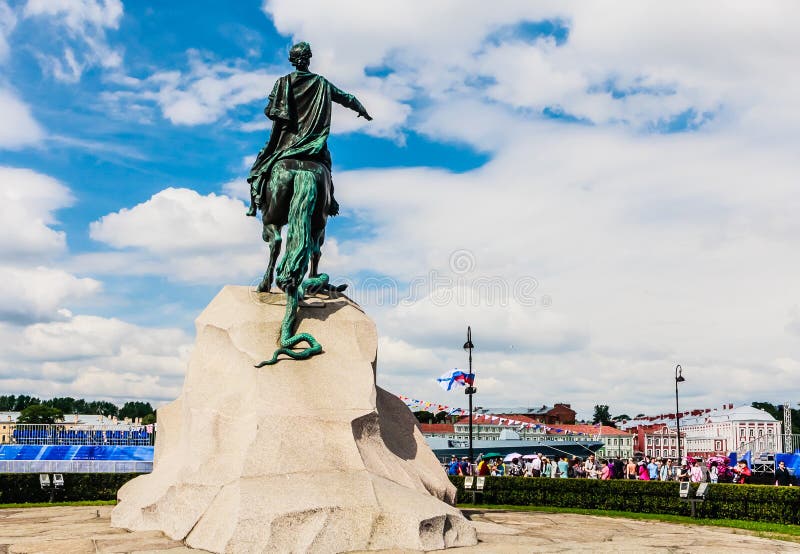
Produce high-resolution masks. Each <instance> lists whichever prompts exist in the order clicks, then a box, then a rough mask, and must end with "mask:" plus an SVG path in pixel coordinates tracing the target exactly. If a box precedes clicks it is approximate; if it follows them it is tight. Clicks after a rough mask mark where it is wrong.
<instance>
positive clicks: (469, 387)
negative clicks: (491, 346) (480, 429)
mask: <svg viewBox="0 0 800 554" xmlns="http://www.w3.org/2000/svg"><path fill="white" fill-rule="evenodd" d="M473 348H474V346H473V344H472V328H471V327H470V326H469V325H468V326H467V342H465V343H464V350H466V351H467V352H469V375H472V349H473ZM473 382H474V381H473ZM477 391H478V389H476V388H475V387H474V386H472V384H470V383H467V389H466V390H465V391H464V394H466V395H467V397H468V398H469V463H470V464H473V463H474V462H475V457H474V456H473V453H472V395H473V394H475V393H476V392H477Z"/></svg>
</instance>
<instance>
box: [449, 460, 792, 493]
mask: <svg viewBox="0 0 800 554" xmlns="http://www.w3.org/2000/svg"><path fill="white" fill-rule="evenodd" d="M447 473H448V474H449V475H478V476H516V477H545V478H561V479H568V478H578V479H580V478H584V479H600V480H607V479H631V480H639V481H680V482H692V483H719V482H732V483H739V484H743V483H749V482H750V480H751V477H752V471H751V469H750V468H749V467H748V465H747V463H746V462H745V461H743V460H740V461H739V462H738V463H736V464H734V465H732V466H731V465H729V462H728V459H727V458H711V459H709V460H706V461H705V462H704V461H703V460H700V459H694V458H692V457H689V456H687V457H686V458H685V459H684V461H683V463H681V464H678V463H674V462H673V461H672V460H671V459H662V458H650V457H645V458H643V459H641V460H638V461H636V460H634V459H633V458H629V459H628V460H622V459H620V458H616V459H608V460H603V461H600V460H598V459H596V457H595V455H594V454H590V455H589V456H588V457H587V458H586V459H582V458H579V457H577V456H573V457H572V458H570V457H568V456H566V455H565V456H561V457H552V458H549V457H547V456H542V455H541V454H536V455H533V456H525V457H523V458H514V459H512V460H510V461H508V462H504V461H503V459H502V458H500V457H496V458H484V457H483V456H478V459H477V463H475V464H472V463H470V460H469V458H467V457H464V458H462V459H461V460H459V459H458V458H457V457H456V456H453V457H452V458H451V459H450V463H449V464H448V465H447ZM775 484H776V485H779V486H793V485H794V478H793V476H792V475H791V474H790V472H789V470H788V469H787V468H786V465H785V464H784V463H783V462H782V461H781V462H780V463H779V464H778V466H777V467H776V468H775Z"/></svg>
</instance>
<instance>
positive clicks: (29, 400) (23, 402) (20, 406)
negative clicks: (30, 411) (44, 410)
mask: <svg viewBox="0 0 800 554" xmlns="http://www.w3.org/2000/svg"><path fill="white" fill-rule="evenodd" d="M41 403H42V402H41V400H39V399H38V398H36V397H34V396H28V395H27V394H20V395H19V396H18V397H17V399H16V401H15V402H14V411H15V412H21V411H22V410H24V409H25V408H27V407H28V406H30V405H31V404H41Z"/></svg>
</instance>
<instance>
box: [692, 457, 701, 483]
mask: <svg viewBox="0 0 800 554" xmlns="http://www.w3.org/2000/svg"><path fill="white" fill-rule="evenodd" d="M689 480H690V481H691V482H692V483H701V482H702V481H703V468H702V467H700V462H698V461H695V463H694V465H692V471H691V473H690V475H689Z"/></svg>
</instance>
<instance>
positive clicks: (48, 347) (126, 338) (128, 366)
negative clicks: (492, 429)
mask: <svg viewBox="0 0 800 554" xmlns="http://www.w3.org/2000/svg"><path fill="white" fill-rule="evenodd" d="M0 336H2V338H3V340H4V343H5V344H8V345H9V346H8V348H7V350H6V355H5V356H4V360H3V366H2V367H0V387H2V388H3V389H4V390H24V391H27V392H30V393H35V394H37V395H39V396H45V397H46V396H58V395H62V396H63V395H70V396H79V397H87V396H88V397H95V398H97V397H100V398H118V399H131V398H137V399H148V400H155V401H163V400H170V399H172V398H175V397H176V396H177V394H178V392H179V390H180V384H181V382H182V380H183V373H184V370H185V365H186V362H187V360H188V355H189V352H190V349H191V338H190V337H189V336H187V335H186V333H185V332H183V331H182V330H180V329H174V328H162V329H158V328H145V327H139V326H137V325H132V324H130V323H127V322H124V321H121V320H119V319H115V318H103V317H96V316H86V315H77V316H72V315H70V314H66V315H65V317H64V319H63V320H62V321H57V322H48V323H37V324H33V325H29V326H26V327H22V328H19V327H10V326H0Z"/></svg>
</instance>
